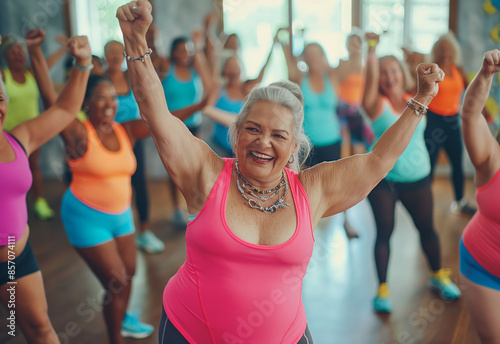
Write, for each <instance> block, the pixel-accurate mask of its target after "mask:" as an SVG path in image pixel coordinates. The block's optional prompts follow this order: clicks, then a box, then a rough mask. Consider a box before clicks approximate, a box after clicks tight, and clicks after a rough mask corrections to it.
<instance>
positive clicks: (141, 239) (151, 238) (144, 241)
mask: <svg viewBox="0 0 500 344" xmlns="http://www.w3.org/2000/svg"><path fill="white" fill-rule="evenodd" d="M136 243H137V247H138V248H139V249H141V250H143V251H146V252H147V253H159V252H161V251H163V250H164V249H165V244H164V243H163V241H161V240H160V239H158V237H157V236H156V235H154V233H153V232H151V231H150V230H149V229H147V230H145V231H144V232H143V233H137V235H136Z"/></svg>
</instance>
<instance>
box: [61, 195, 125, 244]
mask: <svg viewBox="0 0 500 344" xmlns="http://www.w3.org/2000/svg"><path fill="white" fill-rule="evenodd" d="M61 218H62V222H63V225H64V229H65V230H66V234H67V235H68V238H69V242H70V243H71V245H73V246H74V247H92V246H97V245H101V244H104V243H107V242H109V241H111V240H113V239H114V238H116V237H121V236H125V235H129V234H132V233H134V232H135V225H134V218H133V216H132V209H131V207H128V208H127V210H125V211H124V212H123V213H121V214H107V213H103V212H102V211H99V210H96V209H93V208H91V207H89V206H88V205H86V204H84V203H82V202H81V201H80V200H79V199H78V198H76V197H75V196H74V195H73V193H72V192H71V190H70V189H68V190H67V191H66V192H65V193H64V196H63V200H62V204H61Z"/></svg>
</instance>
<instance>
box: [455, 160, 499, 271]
mask: <svg viewBox="0 0 500 344" xmlns="http://www.w3.org/2000/svg"><path fill="white" fill-rule="evenodd" d="M476 200H477V205H478V210H477V212H476V214H475V215H474V216H473V217H472V219H471V220H470V221H469V223H468V224H467V227H465V230H464V233H463V242H464V245H465V247H466V248H467V250H468V251H469V253H470V254H471V255H472V257H474V259H475V260H477V262H478V263H479V264H481V266H482V267H483V268H485V269H486V270H487V271H488V272H490V273H491V274H493V275H495V276H496V277H500V212H499V211H498V204H499V202H500V169H499V170H498V171H497V173H496V174H495V176H494V177H493V178H492V179H491V180H490V181H489V182H488V183H487V184H486V185H484V186H482V187H480V188H478V189H477V193H476Z"/></svg>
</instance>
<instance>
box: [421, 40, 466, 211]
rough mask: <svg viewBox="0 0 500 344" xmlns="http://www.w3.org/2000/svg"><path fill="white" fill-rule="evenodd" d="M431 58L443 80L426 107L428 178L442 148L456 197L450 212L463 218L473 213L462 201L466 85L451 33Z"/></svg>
mask: <svg viewBox="0 0 500 344" xmlns="http://www.w3.org/2000/svg"><path fill="white" fill-rule="evenodd" d="M431 58H432V61H433V62H435V63H437V64H438V66H439V67H440V68H441V69H442V70H443V71H444V73H445V78H444V80H443V82H442V83H441V84H440V85H439V92H438V94H437V96H436V97H435V98H434V99H433V100H432V102H431V103H430V104H429V110H428V111H427V127H426V129H425V134H424V135H425V142H426V145H427V150H428V151H429V156H430V159H431V178H432V177H433V175H434V168H435V166H436V160H437V157H438V154H439V151H440V150H441V147H443V148H444V150H445V152H446V155H448V158H449V160H450V165H451V177H452V183H453V190H454V193H455V200H454V201H453V203H452V204H451V210H452V211H453V212H459V213H463V214H473V213H474V212H475V209H474V208H472V207H470V206H469V205H468V203H467V201H466V199H465V198H464V181H465V176H464V171H463V161H462V158H463V143H462V133H461V131H460V128H461V123H460V114H459V112H460V103H461V100H462V94H463V92H464V89H465V88H466V87H467V83H468V82H467V77H466V75H465V72H464V70H463V69H462V68H461V67H458V64H459V63H460V46H459V45H458V42H457V40H456V38H455V36H454V35H453V34H452V33H451V32H450V33H447V34H445V35H443V36H441V37H440V38H439V39H438V40H437V42H436V43H434V46H433V47H432V52H431Z"/></svg>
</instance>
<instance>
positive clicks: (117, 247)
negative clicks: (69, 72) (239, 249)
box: [61, 75, 205, 344]
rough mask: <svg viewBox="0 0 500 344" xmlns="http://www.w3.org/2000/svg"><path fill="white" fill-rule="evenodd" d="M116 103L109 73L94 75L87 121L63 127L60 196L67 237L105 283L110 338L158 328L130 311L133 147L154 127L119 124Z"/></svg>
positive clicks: (139, 121) (140, 335) (117, 340)
mask: <svg viewBox="0 0 500 344" xmlns="http://www.w3.org/2000/svg"><path fill="white" fill-rule="evenodd" d="M135 91H137V90H135ZM137 94H138V93H137ZM203 106H205V105H204V104H197V105H194V106H191V107H189V108H186V109H183V110H180V111H178V112H177V113H176V116H178V117H179V118H181V119H182V118H186V117H188V116H190V115H191V114H192V113H193V112H194V111H197V110H200V109H201V108H202V107H203ZM117 108H118V101H117V93H116V90H115V87H114V86H113V83H112V82H111V80H110V79H108V78H107V77H104V76H98V75H92V76H91V77H90V78H89V83H88V87H87V91H86V93H85V100H84V102H83V110H84V111H85V112H86V113H87V115H88V120H87V121H85V122H83V123H82V122H80V121H78V120H74V121H73V122H72V123H71V124H70V125H69V126H68V127H67V128H66V129H65V130H64V131H63V132H62V137H63V140H64V141H65V144H66V153H67V156H68V159H69V166H70V168H71V170H72V174H73V179H72V182H71V185H70V187H69V189H68V190H67V191H66V193H65V195H64V197H63V201H62V205H61V217H62V221H63V224H64V227H65V230H66V234H67V235H68V238H69V241H70V243H71V244H72V246H73V247H74V248H75V249H76V251H77V252H78V253H79V254H80V256H81V257H82V258H83V259H84V260H85V262H86V263H87V264H88V266H89V267H90V269H91V270H92V271H93V272H94V273H95V275H96V277H97V278H98V279H99V281H100V282H101V284H102V285H103V287H104V288H105V290H106V295H105V297H104V300H107V301H106V302H103V308H104V319H105V321H106V327H107V329H108V336H109V339H110V342H111V343H112V344H120V343H123V337H131V338H145V337H148V336H149V335H151V333H152V332H153V326H151V325H148V324H143V323H141V322H140V321H139V319H138V317H137V316H133V315H130V314H128V313H127V312H126V310H127V304H128V300H129V297H130V293H131V285H132V283H131V282H132V277H133V276H134V272H135V261H136V259H135V257H136V245H135V238H134V232H135V226H134V221H133V216H132V212H131V199H132V186H131V177H132V174H133V173H134V172H135V169H136V160H135V156H134V154H133V151H132V147H133V145H134V143H135V141H137V140H140V139H143V138H145V137H147V136H149V135H150V131H149V129H148V127H147V126H146V124H145V122H144V121H143V120H142V119H137V120H131V121H128V122H124V123H122V124H118V123H116V122H115V121H114V120H115V117H116V112H117Z"/></svg>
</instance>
